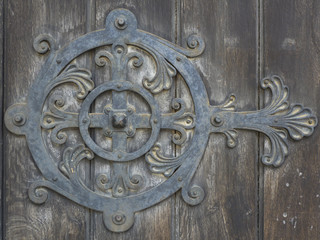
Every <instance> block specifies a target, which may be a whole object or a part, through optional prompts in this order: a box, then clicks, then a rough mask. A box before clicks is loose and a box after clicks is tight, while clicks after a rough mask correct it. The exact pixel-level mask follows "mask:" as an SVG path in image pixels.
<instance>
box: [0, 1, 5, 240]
mask: <svg viewBox="0 0 320 240" xmlns="http://www.w3.org/2000/svg"><path fill="white" fill-rule="evenodd" d="M3 15H4V11H3V0H0V76H1V79H0V186H1V191H0V226H1V228H0V237H1V238H3V224H2V219H3V215H2V213H3V211H2V209H3V200H4V195H3V190H2V189H3V179H4V176H3V162H4V159H3V129H2V128H3V122H2V119H3V91H4V55H3V41H4V28H3V26H4V24H3Z"/></svg>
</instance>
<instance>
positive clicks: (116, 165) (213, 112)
mask: <svg viewBox="0 0 320 240" xmlns="http://www.w3.org/2000/svg"><path fill="white" fill-rule="evenodd" d="M33 47H34V49H35V51H36V52H37V53H39V54H47V52H49V54H48V59H47V61H46V63H45V64H44V66H43V68H42V70H41V71H40V72H39V76H38V78H37V79H36V80H35V83H34V84H33V85H32V86H31V88H30V89H29V96H28V101H27V103H19V104H14V105H12V106H10V107H9V108H8V109H7V111H6V113H5V119H4V120H5V125H6V127H7V128H8V129H9V130H10V131H11V132H12V133H14V134H17V135H25V136H26V140H27V142H28V147H29V149H30V152H31V154H32V156H33V159H34V162H35V164H36V165H37V167H38V168H39V170H40V172H41V174H42V176H43V179H40V180H38V181H35V182H34V183H32V184H31V186H30V188H29V190H28V195H29V198H30V200H31V201H33V202H34V203H36V204H42V203H44V202H45V201H46V200H47V198H48V189H51V190H53V191H55V192H58V193H60V194H61V195H63V196H65V197H67V198H69V199H70V200H72V201H74V202H76V203H78V204H80V205H82V206H85V207H87V208H90V209H92V210H95V211H99V212H102V215H103V221H104V224H105V226H106V228H108V229H109V230H110V231H114V232H123V231H126V230H128V229H129V228H130V227H131V226H132V225H133V223H134V214H135V213H136V212H138V211H142V210H144V209H146V208H149V207H151V206H153V205H155V204H157V203H159V202H160V201H162V200H164V199H166V198H168V197H169V196H171V195H173V194H174V193H176V192H177V191H179V190H181V196H182V198H183V199H184V201H185V202H186V203H188V204H190V205H196V204H199V203H201V201H202V200H203V199H204V197H205V190H204V189H203V188H202V187H201V186H200V185H199V186H198V185H193V183H192V179H193V176H194V174H195V171H196V170H197V167H198V165H199V163H200V161H201V159H202V156H203V154H204V152H205V149H206V146H207V142H208V139H209V135H210V134H211V133H222V134H224V135H225V136H226V138H227V146H228V147H230V148H234V147H236V145H237V142H238V130H241V129H243V130H253V131H257V132H261V133H263V134H265V135H266V136H267V139H269V142H270V145H271V148H270V151H269V152H267V153H265V154H264V155H263V156H262V162H263V163H265V164H266V165H273V166H276V167H278V166H280V165H281V164H282V163H283V162H284V159H285V157H286V156H287V155H288V151H289V147H288V141H287V140H288V136H290V137H291V138H292V139H294V140H301V139H302V138H303V137H306V136H310V135H311V134H312V133H313V131H314V128H315V127H316V125H317V123H318V120H317V117H316V116H315V115H314V113H313V112H312V111H311V109H309V108H305V107H303V106H302V105H301V104H293V105H289V103H288V95H289V90H288V87H286V86H285V85H284V84H283V81H282V79H281V78H280V77H278V76H272V77H270V78H265V79H262V80H261V82H260V84H261V87H262V88H263V89H265V90H266V91H267V92H270V96H271V97H270V99H269V101H268V103H267V104H266V106H265V107H264V108H262V109H260V110H257V111H246V112H237V111H236V109H235V106H234V102H235V99H236V98H235V96H234V95H230V96H229V97H228V98H227V100H226V101H225V102H224V103H222V104H220V105H216V106H211V105H210V104H209V96H208V94H207V91H206V88H205V85H204V83H203V81H202V79H201V77H200V75H199V73H198V71H197V70H196V68H195V67H194V65H193V63H192V61H191V58H195V57H198V56H199V55H200V54H202V52H203V51H204V49H205V44H204V41H203V40H202V39H201V38H200V37H198V36H195V35H191V36H190V37H189V38H188V39H187V48H182V47H180V46H177V45H175V44H173V43H171V42H169V41H167V40H164V39H162V38H160V37H157V36H155V35H153V34H149V33H147V32H144V31H142V30H139V29H137V20H136V18H135V16H134V15H133V13H131V12H130V11H128V10H125V9H116V10H113V11H111V12H110V13H109V15H108V17H107V19H106V27H105V29H101V30H98V31H94V32H92V33H88V34H86V35H84V36H82V37H80V38H78V39H76V40H74V41H72V42H71V43H70V44H69V45H67V46H65V47H63V48H61V49H57V44H56V43H55V41H54V39H53V38H52V37H51V36H50V35H46V34H42V35H40V36H39V37H37V38H36V39H35V41H34V45H33ZM91 50H93V51H95V52H96V54H95V56H94V61H95V63H96V65H97V66H98V67H97V69H98V70H102V69H101V68H102V67H104V66H108V67H110V73H111V77H109V76H106V77H105V78H106V79H104V80H105V81H102V83H101V84H100V85H97V86H95V84H94V81H93V80H95V79H94V77H93V75H92V74H91V72H90V70H89V69H88V68H86V67H80V66H78V65H77V64H75V62H77V58H78V57H79V56H82V54H86V53H88V52H89V51H91ZM89 55H90V56H92V55H91V54H89ZM150 59H151V60H150ZM150 62H151V65H152V66H151V67H150V66H146V65H147V64H148V63H149V64H150ZM129 67H131V68H129ZM144 67H145V69H152V71H153V72H154V74H153V73H152V76H151V77H150V75H148V74H147V73H148V70H145V72H143V71H142V70H143V69H144ZM128 69H129V70H132V71H136V70H137V71H141V72H142V74H140V75H139V74H138V75H139V77H136V78H139V79H131V78H129V77H128V75H129V74H130V73H131V72H132V71H129V70H128ZM177 76H179V79H181V81H183V82H184V85H185V86H186V87H187V88H188V90H189V95H188V97H187V99H188V100H187V101H185V99H184V98H183V96H182V97H181V98H177V97H173V98H171V100H169V101H167V104H168V105H171V106H170V107H169V108H168V109H169V111H167V110H166V111H162V108H163V106H160V104H159V100H158V99H159V98H160V99H161V97H162V94H167V93H169V90H170V91H171V89H172V88H173V86H175V81H176V79H177V78H176V77H177ZM71 85H73V87H76V92H74V88H72V91H73V92H72V94H73V95H72V94H71V95H72V98H73V100H75V102H76V103H77V104H78V105H79V108H80V109H78V110H77V111H76V110H75V111H73V110H70V108H68V106H67V105H68V104H67V101H68V100H67V99H68V98H66V96H64V95H63V91H60V92H59V91H56V90H57V89H60V90H61V88H62V89H64V88H65V89H67V88H69V89H70V86H71ZM172 92H174V91H172ZM106 93H110V94H109V95H108V96H109V97H106V96H105V95H104V94H106ZM106 95H107V94H106ZM132 95H137V96H138V99H140V100H139V101H140V102H136V101H135V100H132V99H133V98H131V97H132ZM167 95H169V94H167ZM110 96H111V97H110ZM69 97H70V96H69ZM99 97H100V98H103V101H105V102H107V103H105V102H103V104H102V105H103V106H102V107H100V108H96V106H97V105H98V104H96V100H97V99H98V98H99ZM184 97H185V96H184ZM109 98H110V99H109ZM108 99H109V100H110V101H109V100H108ZM165 99H167V98H165ZM108 101H109V102H108ZM170 101H171V102H170ZM141 102H144V105H145V106H146V108H147V109H148V112H139V111H138V109H139V108H140V106H139V104H140V103H141ZM189 102H190V103H189ZM187 103H188V104H189V105H188V106H187ZM78 105H77V106H78ZM168 105H167V106H168ZM71 109H72V108H71ZM170 111H171V112H170ZM69 129H73V130H79V131H75V132H77V134H78V135H77V138H75V139H81V140H80V141H81V142H80V143H77V142H76V141H74V140H73V141H72V140H71V138H70V139H68V137H69V135H68V134H69V132H68V130H69ZM141 129H142V130H144V131H145V132H148V133H149V136H148V139H147V140H146V142H143V144H141V145H140V146H139V147H137V148H136V149H134V150H133V151H131V150H129V149H128V147H127V146H128V144H127V143H128V142H129V140H130V139H131V140H132V139H133V141H131V142H134V143H135V144H136V143H139V141H137V140H136V139H135V138H134V137H136V136H137V135H138V132H139V131H140V130H141ZM164 129H165V130H169V131H171V132H172V138H171V140H170V139H169V141H168V142H169V145H168V143H167V146H165V144H164V143H163V142H161V137H160V135H161V131H163V130H164ZM92 130H97V131H95V132H94V134H93V132H92ZM99 134H100V135H99ZM48 136H50V137H48ZM137 139H139V138H137ZM67 140H68V141H67ZM98 140H99V141H100V142H99V143H98ZM49 141H51V142H52V143H54V144H51V145H52V146H55V147H56V149H55V151H58V150H59V151H61V149H63V150H62V151H61V152H60V155H62V159H57V155H54V154H52V151H50V149H49V145H50V144H47V142H49ZM101 142H102V144H101ZM110 142H111V144H110V145H111V146H110V147H105V145H104V144H108V143H110ZM160 142H161V144H160ZM51 145H50V146H51ZM172 145H174V149H175V148H176V147H177V149H179V150H181V151H173V152H174V153H173V154H172V155H170V156H169V155H167V154H165V153H166V150H167V149H168V148H171V147H172ZM57 149H58V150H57ZM178 152H179V153H178ZM60 155H59V156H60ZM98 159H99V162H100V163H101V164H106V165H107V166H108V168H107V170H106V171H105V172H104V171H103V172H102V173H100V172H99V173H97V175H96V182H95V185H94V187H91V188H90V187H88V186H86V185H85V184H84V183H83V179H82V178H81V177H80V176H79V175H80V174H79V173H78V168H79V164H80V162H81V161H85V160H90V161H91V162H95V161H96V160H98ZM57 162H59V163H58V164H57ZM138 163H140V164H141V165H137V164H138ZM92 166H94V164H93V165H92ZM132 166H134V167H136V168H137V166H139V171H141V170H143V171H147V172H143V171H142V172H139V173H138V174H137V173H134V167H132ZM141 166H146V167H145V168H146V169H141ZM143 168H144V167H143ZM145 173H146V174H145ZM95 174H96V173H95ZM150 174H151V175H152V178H157V180H158V182H157V184H153V185H152V184H151V185H148V184H149V183H150V182H152V180H149V179H147V177H148V176H150Z"/></svg>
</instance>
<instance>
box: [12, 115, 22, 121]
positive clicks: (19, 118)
mask: <svg viewBox="0 0 320 240" xmlns="http://www.w3.org/2000/svg"><path fill="white" fill-rule="evenodd" d="M14 121H15V122H17V123H21V122H22V121H23V117H22V116H21V115H20V114H17V115H16V116H14Z"/></svg>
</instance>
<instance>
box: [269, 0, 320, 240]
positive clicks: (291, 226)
mask: <svg viewBox="0 0 320 240" xmlns="http://www.w3.org/2000/svg"><path fill="white" fill-rule="evenodd" d="M319 11H320V3H319V1H311V0H292V1H291V0H284V1H276V0H271V1H265V3H264V16H265V17H264V19H265V21H264V33H265V37H264V42H265V44H264V45H265V46H264V63H265V64H264V70H265V75H271V74H278V75H280V76H282V77H283V78H284V80H285V84H286V85H287V86H288V87H289V90H290V99H289V100H290V103H302V104H303V105H304V106H306V107H310V108H312V109H313V110H314V111H315V114H316V115H317V116H318V118H319V112H320V106H319V102H320V97H319V92H320V84H319V83H320V82H319V79H320V51H319V49H320V48H319V43H320V31H319V29H320V28H319V27H320V17H319ZM319 146H320V132H319V127H318V128H316V129H315V132H314V134H313V135H312V136H311V137H309V138H307V139H303V140H302V141H299V142H294V141H290V142H289V156H288V157H287V159H286V161H285V163H284V165H283V166H281V167H280V168H278V169H273V168H266V169H265V177H264V178H265V181H264V189H265V191H264V196H265V203H264V206H265V209H264V223H265V224H264V239H319V237H320V227H319V219H320V187H319V186H320V185H319V179H320V150H319V149H320V148H319Z"/></svg>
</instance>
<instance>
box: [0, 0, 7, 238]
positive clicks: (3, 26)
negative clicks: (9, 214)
mask: <svg viewBox="0 0 320 240" xmlns="http://www.w3.org/2000/svg"><path fill="white" fill-rule="evenodd" d="M0 4H1V7H2V13H1V14H2V18H1V21H2V44H1V47H2V66H1V68H2V72H1V80H0V82H1V84H2V88H1V93H0V94H1V106H0V108H1V118H2V120H1V121H2V124H1V136H0V137H1V139H0V143H1V144H0V147H1V173H0V174H1V234H0V235H1V239H5V233H4V232H5V224H4V222H5V219H4V210H5V206H4V205H5V178H4V174H5V171H4V167H5V164H4V162H5V161H4V141H3V139H4V133H3V130H4V121H3V116H4V108H3V106H4V86H5V84H4V79H5V51H4V49H5V16H4V15H5V11H4V8H5V6H6V4H5V0H1V2H0Z"/></svg>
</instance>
